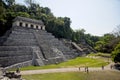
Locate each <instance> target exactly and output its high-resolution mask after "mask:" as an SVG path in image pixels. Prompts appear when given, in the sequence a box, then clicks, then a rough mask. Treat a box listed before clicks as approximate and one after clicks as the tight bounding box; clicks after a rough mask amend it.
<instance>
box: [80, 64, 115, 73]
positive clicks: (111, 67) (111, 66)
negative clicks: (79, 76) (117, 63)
mask: <svg viewBox="0 0 120 80" xmlns="http://www.w3.org/2000/svg"><path fill="white" fill-rule="evenodd" d="M101 68H102V70H104V65H102V66H101ZM110 69H113V65H110ZM80 70H81V68H80V67H79V71H80ZM85 72H87V73H89V69H88V66H86V67H85Z"/></svg>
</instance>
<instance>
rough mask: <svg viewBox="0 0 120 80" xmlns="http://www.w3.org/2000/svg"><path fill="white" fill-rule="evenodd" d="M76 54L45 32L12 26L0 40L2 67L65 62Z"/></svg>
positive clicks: (0, 62) (0, 61)
mask: <svg viewBox="0 0 120 80" xmlns="http://www.w3.org/2000/svg"><path fill="white" fill-rule="evenodd" d="M77 56H78V53H75V52H74V51H72V50H71V49H70V48H69V47H66V46H65V45H64V44H63V43H62V42H61V41H59V40H58V39H57V38H55V37H54V36H53V35H52V34H51V33H48V32H47V31H45V30H40V29H36V28H35V29H34V28H28V27H22V26H15V25H14V26H13V27H12V28H11V30H10V31H9V33H8V35H4V36H3V37H2V38H0V65H1V66H2V67H8V68H13V67H23V66H29V65H35V66H36V65H38V66H43V65H47V64H55V63H60V62H63V61H66V60H68V59H71V58H75V57H77Z"/></svg>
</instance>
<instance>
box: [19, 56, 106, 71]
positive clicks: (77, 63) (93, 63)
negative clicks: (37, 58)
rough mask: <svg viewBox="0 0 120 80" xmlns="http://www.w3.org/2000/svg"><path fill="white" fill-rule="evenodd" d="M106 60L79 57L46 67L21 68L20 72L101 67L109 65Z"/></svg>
mask: <svg viewBox="0 0 120 80" xmlns="http://www.w3.org/2000/svg"><path fill="white" fill-rule="evenodd" d="M107 64H108V62H106V61H105V60H104V59H99V58H98V59H94V58H86V57H78V58H76V59H72V60H68V61H66V62H63V63H59V64H52V65H46V66H28V67H23V68H20V70H37V69H50V68H67V67H84V66H88V67H101V66H102V65H104V66H105V65H107Z"/></svg>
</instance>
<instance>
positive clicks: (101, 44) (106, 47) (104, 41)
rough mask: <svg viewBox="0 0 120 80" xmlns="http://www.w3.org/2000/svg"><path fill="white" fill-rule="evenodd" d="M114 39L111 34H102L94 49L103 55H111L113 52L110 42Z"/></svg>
mask: <svg viewBox="0 0 120 80" xmlns="http://www.w3.org/2000/svg"><path fill="white" fill-rule="evenodd" d="M114 39H115V36H114V35H113V34H104V36H102V37H101V38H100V40H99V41H98V42H96V45H95V49H96V50H98V51H100V52H104V53H111V52H112V50H113V46H112V45H110V44H112V43H111V42H112V41H113V40H114Z"/></svg>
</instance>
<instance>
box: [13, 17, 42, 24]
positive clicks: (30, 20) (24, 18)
mask: <svg viewBox="0 0 120 80" xmlns="http://www.w3.org/2000/svg"><path fill="white" fill-rule="evenodd" d="M13 21H25V22H30V23H35V24H40V25H44V23H43V22H42V21H41V20H35V19H30V18H26V17H21V16H17V17H16V18H15V19H14V20H13Z"/></svg>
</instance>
